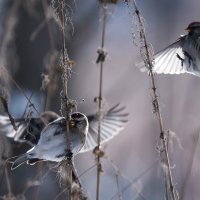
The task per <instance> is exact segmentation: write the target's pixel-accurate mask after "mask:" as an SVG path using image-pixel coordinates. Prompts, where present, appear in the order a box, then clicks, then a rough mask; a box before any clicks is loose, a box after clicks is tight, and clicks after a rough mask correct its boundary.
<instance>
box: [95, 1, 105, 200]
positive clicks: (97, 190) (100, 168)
mask: <svg viewBox="0 0 200 200" xmlns="http://www.w3.org/2000/svg"><path fill="white" fill-rule="evenodd" d="M102 8H103V16H102V38H101V53H102V56H103V57H104V56H105V54H104V52H103V48H104V43H105V30H106V3H102ZM100 56H101V55H100V53H99V57H100ZM104 59H105V57H104V58H103V59H101V60H100V77H99V96H98V114H99V115H98V118H99V119H98V137H97V147H96V148H97V150H100V144H101V112H102V87H103V67H104ZM97 60H98V59H97ZM96 160H97V182H96V200H99V190H100V173H101V171H102V167H101V156H100V154H97V157H96Z"/></svg>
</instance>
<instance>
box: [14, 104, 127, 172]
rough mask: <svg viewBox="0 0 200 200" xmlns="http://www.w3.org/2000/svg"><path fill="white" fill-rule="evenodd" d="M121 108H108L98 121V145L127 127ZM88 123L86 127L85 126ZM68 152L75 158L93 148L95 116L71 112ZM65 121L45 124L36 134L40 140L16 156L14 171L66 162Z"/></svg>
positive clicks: (63, 119) (96, 119) (96, 126)
mask: <svg viewBox="0 0 200 200" xmlns="http://www.w3.org/2000/svg"><path fill="white" fill-rule="evenodd" d="M124 109H125V107H119V104H117V105H115V106H114V107H112V108H110V109H109V110H108V111H107V112H106V113H105V114H104V115H103V116H102V118H101V137H100V140H101V143H104V142H106V141H108V140H110V139H111V138H112V137H113V136H115V135H117V134H118V133H119V132H120V131H121V130H122V129H123V128H124V125H125V123H127V116H128V114H127V113H124V112H123V111H124ZM88 121H89V123H88ZM69 130H70V145H71V146H70V149H71V151H72V153H73V156H75V155H76V154H77V153H79V152H80V153H82V152H86V151H89V150H92V149H94V148H95V147H96V146H97V138H98V115H89V116H88V117H86V116H85V115H84V114H82V113H79V112H75V113H73V114H72V115H71V120H70V121H69ZM66 135H67V134H66V120H65V118H63V117H59V118H58V119H56V120H55V121H53V122H51V123H49V124H48V125H47V126H46V127H45V128H44V129H43V130H42V131H41V134H40V139H39V141H38V143H37V145H35V146H34V147H33V148H32V149H30V150H29V151H27V152H26V153H25V154H23V155H21V156H19V157H18V158H17V159H16V160H15V161H14V163H13V165H12V169H15V168H16V167H18V166H19V165H21V164H22V163H24V162H25V161H27V163H28V164H34V163H35V162H37V161H40V160H48V161H54V162H61V161H62V160H64V159H65V158H66V155H67V153H68V152H67V151H68V149H69V148H68V147H67V138H66Z"/></svg>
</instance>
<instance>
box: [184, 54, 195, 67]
mask: <svg viewBox="0 0 200 200" xmlns="http://www.w3.org/2000/svg"><path fill="white" fill-rule="evenodd" d="M183 53H184V55H185V56H187V58H188V63H189V67H190V66H191V64H192V61H193V59H192V57H191V56H190V54H189V53H188V52H186V51H184V52H183Z"/></svg>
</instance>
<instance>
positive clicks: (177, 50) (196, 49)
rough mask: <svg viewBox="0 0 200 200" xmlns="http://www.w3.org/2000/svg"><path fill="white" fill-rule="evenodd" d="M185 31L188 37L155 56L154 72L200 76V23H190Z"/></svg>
mask: <svg viewBox="0 0 200 200" xmlns="http://www.w3.org/2000/svg"><path fill="white" fill-rule="evenodd" d="M185 30H186V31H188V34H187V35H184V36H181V37H180V38H179V39H178V40H177V41H176V42H174V43H173V44H171V45H169V46H167V47H166V48H164V49H163V50H161V51H160V52H158V53H157V54H156V55H155V63H154V68H153V71H154V72H156V73H159V74H160V73H164V74H181V73H190V74H193V75H196V76H200V22H192V23H190V24H189V25H188V27H187V28H186V29H185ZM138 66H139V67H140V66H141V63H140V64H139V65H138ZM143 69H144V68H143Z"/></svg>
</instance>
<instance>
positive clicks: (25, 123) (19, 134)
mask: <svg viewBox="0 0 200 200" xmlns="http://www.w3.org/2000/svg"><path fill="white" fill-rule="evenodd" d="M58 117H60V116H59V115H57V114H56V113H55V112H52V111H45V112H42V113H41V115H40V116H39V117H33V118H30V119H29V118H27V119H25V118H16V119H15V125H16V126H17V130H15V129H14V127H13V125H12V124H11V122H10V119H9V117H7V116H2V115H0V133H2V134H4V135H5V136H7V137H9V138H13V140H14V141H16V142H22V143H24V142H26V143H28V144H30V145H31V146H34V145H36V144H37V142H38V140H39V138H40V133H41V131H42V129H43V128H44V127H45V126H46V125H47V124H49V123H50V122H52V121H54V120H56V119H57V118H58Z"/></svg>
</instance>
